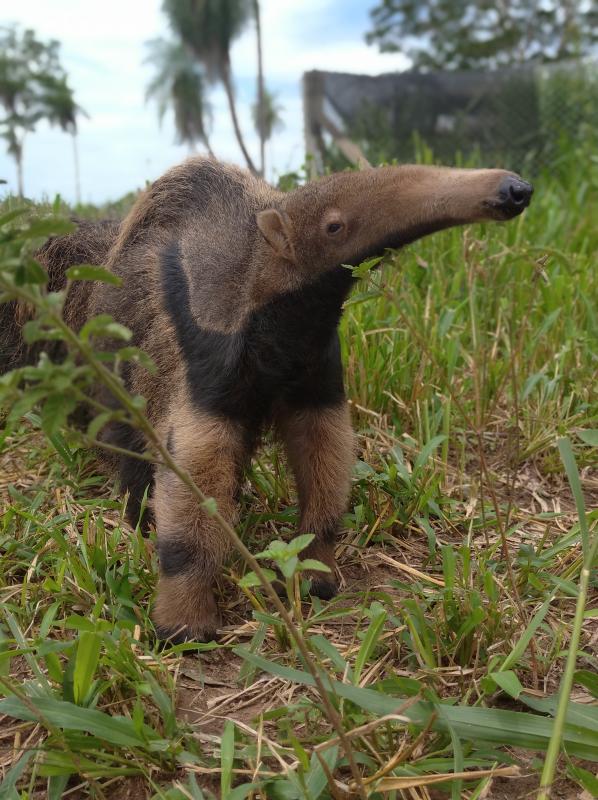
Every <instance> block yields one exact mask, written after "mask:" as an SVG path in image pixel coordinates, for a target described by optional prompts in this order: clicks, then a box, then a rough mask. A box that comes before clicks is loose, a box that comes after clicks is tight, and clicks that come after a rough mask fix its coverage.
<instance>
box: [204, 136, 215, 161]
mask: <svg viewBox="0 0 598 800" xmlns="http://www.w3.org/2000/svg"><path fill="white" fill-rule="evenodd" d="M203 143H204V146H205V148H206V150H207V151H208V155H209V156H210V158H216V155H215V153H214V151H213V150H212V146H211V144H210V140H209V139H208V137H207V136H204V138H203Z"/></svg>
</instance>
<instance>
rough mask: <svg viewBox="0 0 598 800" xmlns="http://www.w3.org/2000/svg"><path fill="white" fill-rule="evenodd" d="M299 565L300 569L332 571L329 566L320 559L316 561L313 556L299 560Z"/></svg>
mask: <svg viewBox="0 0 598 800" xmlns="http://www.w3.org/2000/svg"><path fill="white" fill-rule="evenodd" d="M299 566H300V568H301V569H302V570H307V569H313V570H315V571H317V572H331V571H332V570H331V569H330V567H327V566H326V564H324V563H322V561H318V560H317V559H315V558H306V559H304V560H303V561H300V562H299Z"/></svg>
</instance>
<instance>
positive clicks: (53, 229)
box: [19, 217, 76, 239]
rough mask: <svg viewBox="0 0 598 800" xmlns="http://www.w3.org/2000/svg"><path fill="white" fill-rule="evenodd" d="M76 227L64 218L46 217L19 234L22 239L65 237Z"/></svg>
mask: <svg viewBox="0 0 598 800" xmlns="http://www.w3.org/2000/svg"><path fill="white" fill-rule="evenodd" d="M75 227H76V226H75V225H74V224H73V223H72V222H69V221H68V220H67V219H64V218H63V217H46V218H45V219H38V220H35V221H34V222H32V223H31V224H30V225H29V226H28V227H27V228H26V229H25V230H24V231H20V232H19V236H20V237H21V239H35V238H36V237H38V236H39V237H42V236H44V237H45V236H64V235H65V234H67V233H72V232H73V231H74V230H75Z"/></svg>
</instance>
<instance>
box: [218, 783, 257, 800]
mask: <svg viewBox="0 0 598 800" xmlns="http://www.w3.org/2000/svg"><path fill="white" fill-rule="evenodd" d="M259 788H260V785H259V783H242V784H241V785H240V786H235V788H234V789H232V790H231V791H230V792H229V793H228V794H227V795H226V797H227V798H228V800H245V798H247V797H248V796H249V794H250V793H251V792H253V791H255V790H256V789H259ZM221 796H222V797H224V795H221Z"/></svg>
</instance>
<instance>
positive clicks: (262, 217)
mask: <svg viewBox="0 0 598 800" xmlns="http://www.w3.org/2000/svg"><path fill="white" fill-rule="evenodd" d="M257 226H258V228H259V229H260V231H261V232H262V235H263V237H264V239H265V240H266V241H267V242H268V244H269V245H270V247H271V248H272V249H273V250H274V252H275V253H276V255H278V256H280V257H281V258H286V260H287V261H292V262H293V263H296V258H295V248H294V247H293V241H292V239H291V221H290V219H289V217H288V215H287V214H285V213H284V211H282V212H280V211H277V210H276V209H275V208H269V209H267V211H260V212H259V214H258V215H257Z"/></svg>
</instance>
